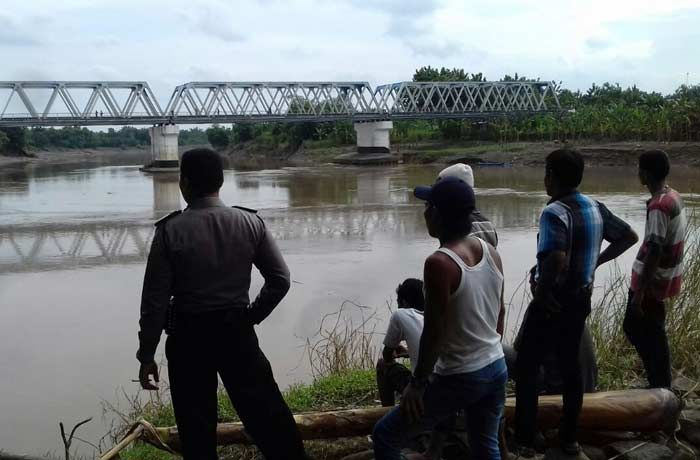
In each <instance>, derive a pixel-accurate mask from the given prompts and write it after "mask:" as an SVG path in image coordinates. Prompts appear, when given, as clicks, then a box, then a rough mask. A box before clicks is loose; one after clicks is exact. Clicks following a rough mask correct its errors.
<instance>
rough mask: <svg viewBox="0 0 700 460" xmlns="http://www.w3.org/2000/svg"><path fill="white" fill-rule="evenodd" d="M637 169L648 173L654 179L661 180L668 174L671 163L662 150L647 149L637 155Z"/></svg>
mask: <svg viewBox="0 0 700 460" xmlns="http://www.w3.org/2000/svg"><path fill="white" fill-rule="evenodd" d="M639 169H641V170H642V171H644V172H647V173H649V175H650V176H651V177H652V178H653V179H654V180H656V181H662V180H664V179H666V176H668V172H669V171H670V170H671V164H670V162H669V161H668V155H667V154H666V152H664V151H663V150H648V151H646V152H644V153H642V154H641V155H639Z"/></svg>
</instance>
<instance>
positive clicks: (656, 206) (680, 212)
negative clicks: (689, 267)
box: [632, 187, 686, 300]
mask: <svg viewBox="0 0 700 460" xmlns="http://www.w3.org/2000/svg"><path fill="white" fill-rule="evenodd" d="M685 230H686V217H685V209H684V206H683V200H682V199H681V196H680V194H679V193H678V192H676V191H675V190H673V189H672V188H670V187H666V188H664V189H663V190H662V191H660V192H659V193H657V194H656V195H654V196H653V197H652V198H651V199H650V200H649V201H647V220H646V227H645V229H644V241H643V242H642V247H641V248H640V249H639V252H638V253H637V259H636V260H635V261H634V264H633V265H632V290H633V291H637V290H639V289H640V288H641V287H642V286H640V282H641V281H640V278H641V275H642V271H643V270H644V259H645V258H646V255H647V252H648V251H649V243H654V244H658V245H659V247H660V248H661V259H660V260H659V266H658V267H657V269H656V273H654V275H653V277H652V282H651V285H650V286H645V288H648V289H650V290H651V292H652V294H653V295H654V297H655V298H657V299H658V300H663V299H666V298H668V297H674V296H676V295H678V293H679V292H680V290H681V279H682V273H683V246H684V244H685Z"/></svg>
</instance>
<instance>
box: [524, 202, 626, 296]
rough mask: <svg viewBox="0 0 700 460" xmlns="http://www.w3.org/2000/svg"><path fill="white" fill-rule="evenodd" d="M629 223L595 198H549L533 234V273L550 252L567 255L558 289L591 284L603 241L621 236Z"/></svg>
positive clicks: (559, 277) (538, 268) (616, 239)
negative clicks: (535, 235)
mask: <svg viewBox="0 0 700 460" xmlns="http://www.w3.org/2000/svg"><path fill="white" fill-rule="evenodd" d="M629 231H630V226H629V225H628V224H627V223H626V222H625V221H623V220H622V219H620V218H619V217H617V216H615V215H614V214H613V213H612V212H610V210H609V209H608V208H607V207H606V206H605V205H604V204H603V203H600V202H598V201H595V200H593V199H591V198H590V197H588V196H586V195H584V194H583V193H580V192H574V193H572V194H570V195H567V196H564V197H561V198H559V199H556V200H554V199H552V200H551V201H550V202H549V203H548V204H547V207H546V208H544V211H542V216H541V217H540V230H539V233H538V235H537V272H536V273H535V280H537V279H539V273H540V263H541V261H542V260H543V259H544V258H545V257H546V256H547V254H548V253H550V252H551V251H562V252H565V253H566V256H567V262H568V263H567V267H566V268H565V269H564V270H563V272H562V273H560V274H559V276H558V278H557V280H556V285H557V286H558V287H559V288H567V289H572V290H576V289H580V288H584V287H587V286H590V285H591V283H593V280H594V276H595V269H596V266H597V263H598V257H599V256H600V249H601V246H602V243H603V240H606V241H608V242H611V243H612V242H614V241H618V240H620V239H621V238H624V237H625V236H626V235H627V233H628V232H629Z"/></svg>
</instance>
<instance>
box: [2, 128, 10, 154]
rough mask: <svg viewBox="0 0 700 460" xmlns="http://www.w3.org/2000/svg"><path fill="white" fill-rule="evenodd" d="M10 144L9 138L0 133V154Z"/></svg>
mask: <svg viewBox="0 0 700 460" xmlns="http://www.w3.org/2000/svg"><path fill="white" fill-rule="evenodd" d="M9 143H10V138H9V137H7V134H5V133H4V132H3V131H0V154H1V153H4V152H5V149H6V148H7V146H8V145H9Z"/></svg>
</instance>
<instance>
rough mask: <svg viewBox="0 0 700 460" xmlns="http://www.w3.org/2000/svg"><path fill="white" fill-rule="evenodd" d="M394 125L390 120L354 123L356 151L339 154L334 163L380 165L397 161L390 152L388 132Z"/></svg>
mask: <svg viewBox="0 0 700 460" xmlns="http://www.w3.org/2000/svg"><path fill="white" fill-rule="evenodd" d="M393 127H394V123H393V122H391V121H365V122H362V121H360V122H356V123H355V124H354V128H355V133H356V134H357V151H356V153H351V154H345V155H340V156H338V157H336V158H335V162H336V163H341V164H354V165H380V164H392V163H397V162H398V157H396V156H395V155H392V154H391V142H390V140H389V133H390V131H391V129H392V128H393Z"/></svg>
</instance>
